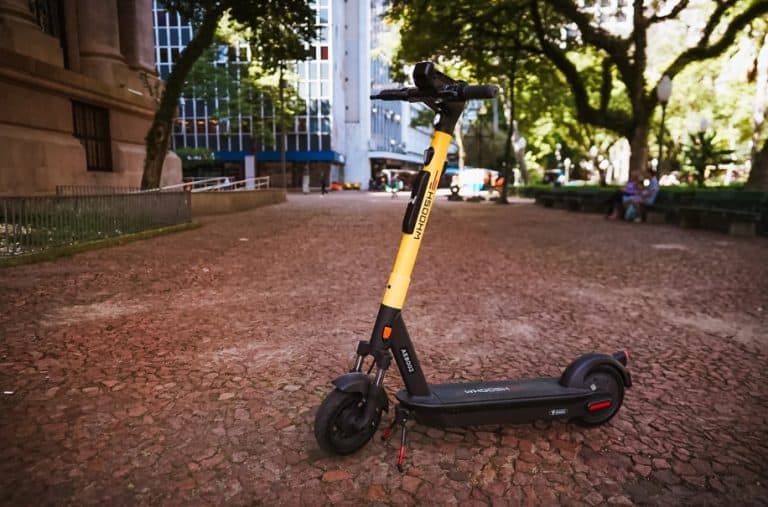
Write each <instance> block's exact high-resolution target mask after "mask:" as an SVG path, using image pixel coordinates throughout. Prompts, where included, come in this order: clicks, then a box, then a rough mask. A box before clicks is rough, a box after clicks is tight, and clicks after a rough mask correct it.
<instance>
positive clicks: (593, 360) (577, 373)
mask: <svg viewBox="0 0 768 507" xmlns="http://www.w3.org/2000/svg"><path fill="white" fill-rule="evenodd" d="M603 365H605V366H610V367H611V368H613V369H615V370H616V371H617V372H618V373H619V375H620V376H621V379H622V380H623V381H624V385H625V386H626V387H632V377H631V375H630V374H629V371H628V370H627V369H626V368H625V367H624V365H623V364H621V363H620V362H618V361H617V360H616V359H614V358H613V357H611V356H609V355H607V354H598V353H595V352H590V353H588V354H584V355H582V356H581V357H579V358H578V359H576V360H575V361H574V362H572V363H571V364H569V365H568V368H566V369H565V371H564V372H563V374H562V376H561V377H560V385H561V386H570V387H580V386H583V385H584V379H585V378H586V376H587V374H589V372H590V371H591V370H593V369H594V368H596V367H598V366H603Z"/></svg>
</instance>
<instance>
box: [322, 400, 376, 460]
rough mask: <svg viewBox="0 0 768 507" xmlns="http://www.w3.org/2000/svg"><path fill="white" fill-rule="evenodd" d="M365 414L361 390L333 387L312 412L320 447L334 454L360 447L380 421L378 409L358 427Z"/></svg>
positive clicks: (350, 451) (368, 438)
mask: <svg viewBox="0 0 768 507" xmlns="http://www.w3.org/2000/svg"><path fill="white" fill-rule="evenodd" d="M364 415H365V402H363V395H362V394H360V393H345V392H342V391H339V390H338V389H334V390H333V391H331V392H330V393H329V394H328V396H326V397H325V400H323V403H322V404H321V405H320V408H319V409H318V410H317V415H316V416H315V439H316V440H317V443H318V445H320V448H321V449H323V450H324V451H326V452H331V453H334V454H341V455H344V454H352V453H353V452H355V451H357V450H358V449H360V448H361V447H363V446H364V445H365V444H366V443H368V441H369V440H370V439H371V437H372V436H373V435H374V433H376V430H377V429H378V427H379V424H380V423H381V409H377V410H376V411H375V412H374V416H373V418H372V419H371V420H370V421H366V422H365V424H364V425H363V428H362V429H358V428H359V424H358V423H359V421H360V418H361V417H363V416H364Z"/></svg>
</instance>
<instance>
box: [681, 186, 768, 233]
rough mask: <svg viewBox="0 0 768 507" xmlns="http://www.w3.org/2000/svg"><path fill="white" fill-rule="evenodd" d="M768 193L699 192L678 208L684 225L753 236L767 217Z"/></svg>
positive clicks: (762, 225)
mask: <svg viewBox="0 0 768 507" xmlns="http://www.w3.org/2000/svg"><path fill="white" fill-rule="evenodd" d="M767 211H768V194H765V193H762V192H743V191H742V192H730V191H722V192H721V191H712V192H700V193H697V194H696V195H695V196H694V197H693V199H691V201H690V202H686V203H682V204H681V205H680V206H679V207H678V209H677V212H678V215H679V223H680V225H681V226H683V227H706V228H715V229H720V230H723V231H724V232H728V233H729V234H734V235H746V236H754V235H755V234H756V233H757V232H759V228H761V227H764V226H765V224H764V222H765V220H766V219H768V216H767V215H766V212H767Z"/></svg>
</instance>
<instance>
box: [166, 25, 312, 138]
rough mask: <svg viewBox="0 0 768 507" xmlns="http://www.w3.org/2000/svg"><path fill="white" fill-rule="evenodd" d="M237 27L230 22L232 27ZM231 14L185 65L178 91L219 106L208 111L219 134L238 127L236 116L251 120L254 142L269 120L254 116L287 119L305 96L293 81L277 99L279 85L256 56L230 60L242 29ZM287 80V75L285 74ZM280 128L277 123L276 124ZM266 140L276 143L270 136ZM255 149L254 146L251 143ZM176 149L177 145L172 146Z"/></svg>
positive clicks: (239, 45)
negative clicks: (187, 68) (190, 63)
mask: <svg viewBox="0 0 768 507" xmlns="http://www.w3.org/2000/svg"><path fill="white" fill-rule="evenodd" d="M239 28H240V27H237V26H235V27H234V29H235V30H237V29H239ZM232 30H233V26H232V23H231V20H229V19H228V17H227V16H225V17H224V18H223V19H222V20H221V21H220V23H219V28H218V30H217V33H216V36H215V41H216V45H215V47H211V48H209V49H207V50H206V51H205V52H204V53H203V55H202V56H201V57H200V58H198V60H197V61H196V62H195V64H194V65H193V66H192V69H191V70H190V72H189V74H188V77H187V81H186V83H185V85H184V89H183V91H182V96H183V97H184V98H185V99H186V100H201V101H206V102H208V103H209V104H213V103H214V99H215V101H216V103H217V104H218V107H217V108H216V109H215V110H214V111H212V112H211V116H212V117H213V118H214V119H215V120H216V121H218V123H219V128H220V129H221V132H223V133H224V135H227V134H228V133H229V132H230V131H232V132H237V131H238V122H239V120H240V119H241V118H242V119H243V121H251V119H253V120H256V121H255V122H252V123H251V125H250V126H249V127H250V132H251V134H252V135H253V139H254V143H256V139H258V138H260V137H261V136H266V137H270V136H271V135H272V127H271V123H270V124H269V128H266V125H265V124H264V122H260V121H258V120H259V119H260V118H259V116H260V115H261V114H262V111H263V113H264V116H265V117H266V118H267V120H271V118H272V117H275V118H276V119H277V123H278V125H283V124H286V125H287V124H288V123H289V122H290V121H292V120H293V117H294V116H295V115H296V114H298V112H299V111H303V110H304V109H305V103H304V101H303V100H302V99H301V98H300V97H299V96H298V92H297V90H296V89H295V88H293V87H288V88H287V89H286V90H285V93H286V95H287V97H286V98H285V100H284V101H283V103H282V104H281V103H280V100H279V95H280V87H279V82H278V78H277V76H276V75H274V74H267V73H266V72H265V71H264V70H263V69H262V68H261V66H260V65H259V63H258V61H256V60H251V61H247V59H243V58H241V59H240V60H239V61H235V60H236V59H235V58H234V53H235V52H237V51H239V50H241V49H242V48H243V47H244V46H243V44H242V43H243V42H244V39H243V37H242V35H243V33H242V32H239V31H234V32H233V31H232ZM287 81H290V80H287ZM278 131H280V128H278ZM272 141H273V142H272V143H269V142H268V143H267V145H269V146H277V143H276V142H275V140H272ZM253 149H254V151H257V148H256V146H254V147H253ZM177 151H178V150H177Z"/></svg>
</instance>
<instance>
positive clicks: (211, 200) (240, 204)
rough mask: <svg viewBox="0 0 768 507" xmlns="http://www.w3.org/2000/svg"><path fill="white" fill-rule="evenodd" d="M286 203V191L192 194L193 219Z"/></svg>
mask: <svg viewBox="0 0 768 507" xmlns="http://www.w3.org/2000/svg"><path fill="white" fill-rule="evenodd" d="M281 202H285V190H283V189H282V188H280V189H269V190H238V191H231V192H227V191H224V192H196V193H193V194H192V217H193V218H197V217H201V216H205V215H216V214H219V213H233V212H235V211H245V210H249V209H253V208H259V207H261V206H268V205H270V204H279V203H281Z"/></svg>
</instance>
